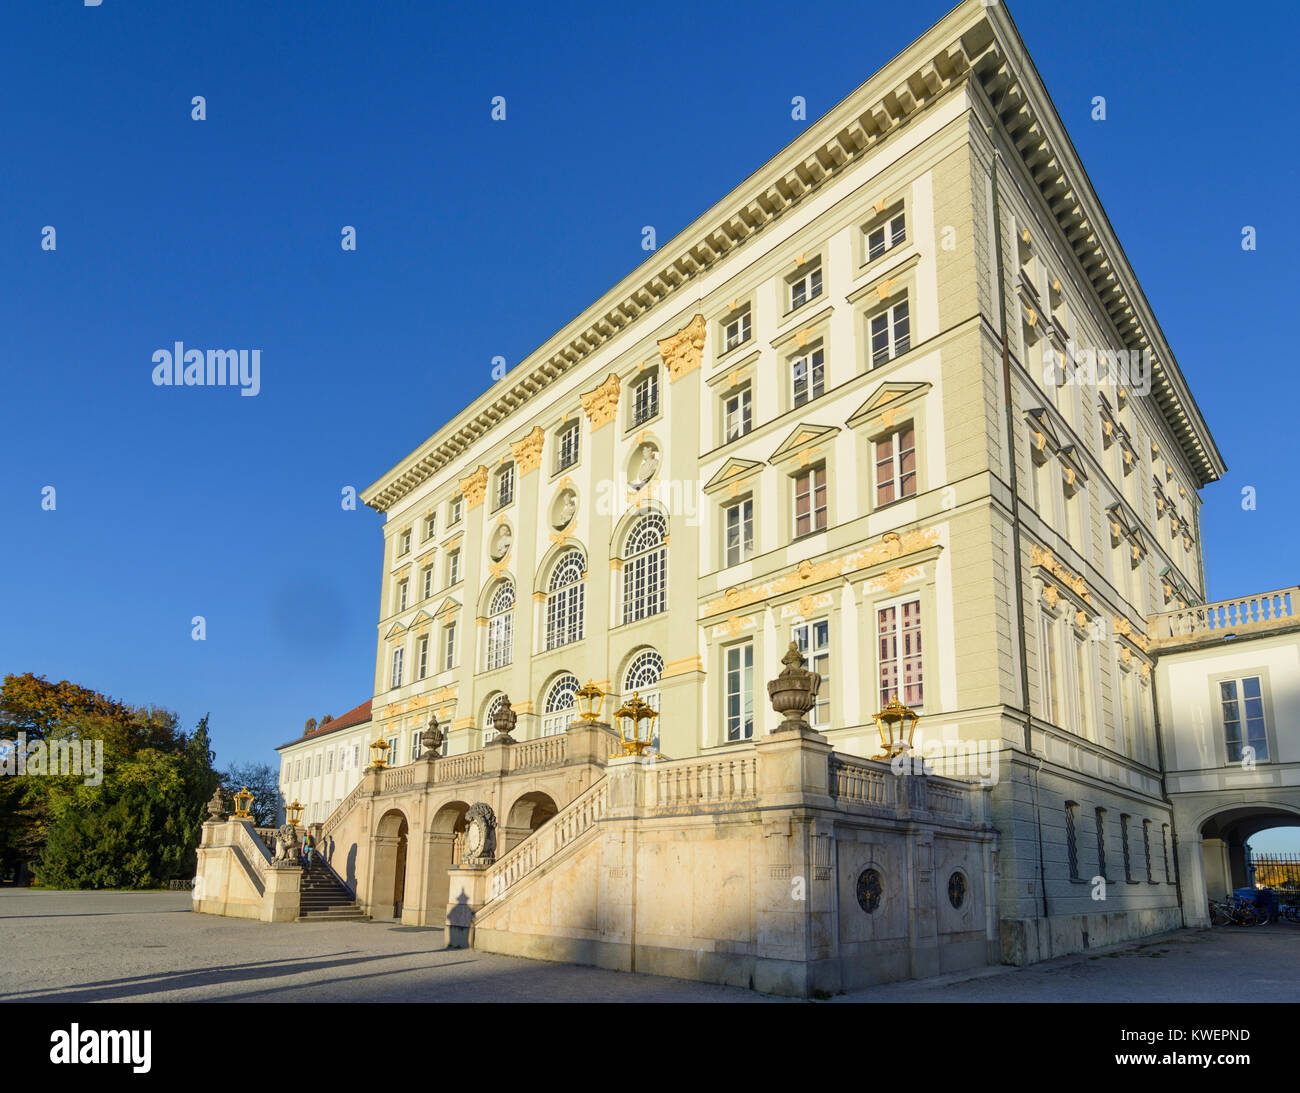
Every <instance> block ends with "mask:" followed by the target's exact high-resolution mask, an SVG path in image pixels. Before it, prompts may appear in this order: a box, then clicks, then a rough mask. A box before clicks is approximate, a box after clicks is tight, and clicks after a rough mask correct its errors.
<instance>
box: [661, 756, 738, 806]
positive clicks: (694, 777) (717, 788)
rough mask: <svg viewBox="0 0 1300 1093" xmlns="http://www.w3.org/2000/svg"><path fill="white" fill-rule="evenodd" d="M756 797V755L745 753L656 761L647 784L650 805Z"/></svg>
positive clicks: (732, 801) (722, 803)
mask: <svg viewBox="0 0 1300 1093" xmlns="http://www.w3.org/2000/svg"><path fill="white" fill-rule="evenodd" d="M757 797H758V758H757V756H755V755H754V754H753V752H749V753H743V752H742V753H738V754H735V755H727V756H723V757H721V758H717V759H676V760H673V761H671V762H668V763H663V764H658V765H656V766H655V767H654V768H653V773H652V775H651V778H650V784H649V786H648V793H647V799H646V806H647V807H648V808H650V809H681V808H693V807H710V808H712V807H719V806H724V807H725V806H726V805H731V804H742V803H744V802H748V801H753V800H756V799H757Z"/></svg>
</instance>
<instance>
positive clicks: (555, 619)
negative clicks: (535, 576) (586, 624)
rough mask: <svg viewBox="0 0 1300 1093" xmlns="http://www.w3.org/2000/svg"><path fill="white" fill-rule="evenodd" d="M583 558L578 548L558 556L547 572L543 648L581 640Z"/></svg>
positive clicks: (583, 590)
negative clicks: (557, 559) (547, 588)
mask: <svg viewBox="0 0 1300 1093" xmlns="http://www.w3.org/2000/svg"><path fill="white" fill-rule="evenodd" d="M586 568H587V560H586V558H584V557H583V555H582V551H580V550H569V551H566V552H565V553H564V554H563V555H561V556H560V560H559V561H558V562H557V563H556V566H555V569H554V570H553V571H552V573H551V583H550V588H549V591H548V592H547V595H546V648H548V649H557V648H559V647H560V646H561V645H568V644H569V643H570V642H572V641H581V640H582V621H583V608H584V600H585V591H586V584H585V583H584V581H583V575H584V573H585V572H586Z"/></svg>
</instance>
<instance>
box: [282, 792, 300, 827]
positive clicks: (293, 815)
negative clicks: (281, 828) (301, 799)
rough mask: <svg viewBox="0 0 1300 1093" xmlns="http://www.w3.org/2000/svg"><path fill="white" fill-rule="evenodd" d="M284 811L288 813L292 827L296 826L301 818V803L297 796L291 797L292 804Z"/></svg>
mask: <svg viewBox="0 0 1300 1093" xmlns="http://www.w3.org/2000/svg"><path fill="white" fill-rule="evenodd" d="M285 811H287V812H288V813H289V817H288V818H289V823H291V824H292V825H293V826H294V827H297V826H298V823H299V822H300V821H301V820H302V805H300V804H299V803H298V798H297V797H295V798H294V799H293V804H291V805H290V806H289V807H288V808H287V809H286V810H285Z"/></svg>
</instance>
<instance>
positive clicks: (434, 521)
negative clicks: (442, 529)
mask: <svg viewBox="0 0 1300 1093" xmlns="http://www.w3.org/2000/svg"><path fill="white" fill-rule="evenodd" d="M437 530H438V514H437V513H436V512H431V513H429V515H428V516H426V517H425V518H424V541H426V542H427V541H428V540H430V539H432V538H433V536H434V533H435V532H436V531H437Z"/></svg>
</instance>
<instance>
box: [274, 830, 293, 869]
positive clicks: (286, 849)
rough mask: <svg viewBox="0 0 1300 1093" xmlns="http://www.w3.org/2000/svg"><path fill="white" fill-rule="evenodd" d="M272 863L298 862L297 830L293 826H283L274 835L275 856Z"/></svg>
mask: <svg viewBox="0 0 1300 1093" xmlns="http://www.w3.org/2000/svg"><path fill="white" fill-rule="evenodd" d="M271 861H272V862H294V863H296V862H297V861H298V830H297V828H295V827H294V826H293V824H284V825H283V826H281V828H280V830H279V831H277V832H276V833H275V856H274V857H273V858H272V859H271Z"/></svg>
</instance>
